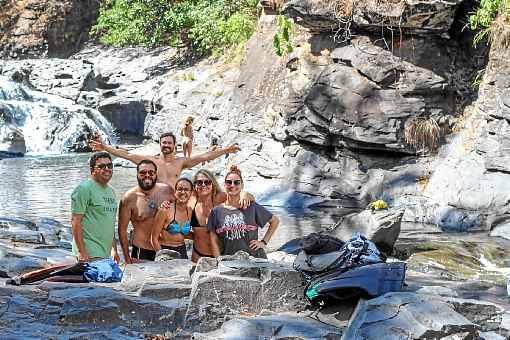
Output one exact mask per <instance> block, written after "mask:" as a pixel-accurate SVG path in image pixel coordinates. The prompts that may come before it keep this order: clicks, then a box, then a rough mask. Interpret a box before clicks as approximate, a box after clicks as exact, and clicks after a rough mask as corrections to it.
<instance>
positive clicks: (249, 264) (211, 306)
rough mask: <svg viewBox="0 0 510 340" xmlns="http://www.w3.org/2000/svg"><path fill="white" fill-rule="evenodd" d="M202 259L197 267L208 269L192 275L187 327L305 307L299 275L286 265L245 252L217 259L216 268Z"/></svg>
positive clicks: (206, 329)
mask: <svg viewBox="0 0 510 340" xmlns="http://www.w3.org/2000/svg"><path fill="white" fill-rule="evenodd" d="M238 254H239V253H238ZM241 254H242V253H241ZM201 261H202V259H201V260H200V261H199V264H198V266H197V268H206V269H207V271H196V272H195V273H194V275H193V282H192V291H191V297H190V298H191V301H190V305H189V308H188V311H187V313H186V321H185V328H186V329H190V330H194V331H198V332H209V331H212V330H215V329H217V328H219V327H220V326H221V325H222V323H223V322H224V321H226V320H227V319H228V318H230V317H231V316H236V315H240V314H243V313H247V314H259V313H260V312H261V311H262V310H268V311H272V312H277V313H281V312H290V311H300V310H303V309H304V307H305V306H306V301H305V298H304V295H303V290H304V283H303V281H302V278H301V274H300V273H298V272H296V271H295V270H293V269H292V267H291V266H290V265H288V264H276V263H271V262H269V261H267V260H262V259H256V260H249V259H247V256H246V254H245V255H235V256H229V257H225V258H223V259H222V258H220V259H219V261H218V264H217V267H216V268H211V264H210V263H208V265H206V266H204V265H201V264H200V262H201ZM206 261H207V260H206Z"/></svg>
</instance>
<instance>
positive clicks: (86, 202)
mask: <svg viewBox="0 0 510 340" xmlns="http://www.w3.org/2000/svg"><path fill="white" fill-rule="evenodd" d="M71 210H72V212H73V214H80V215H83V218H82V220H81V222H82V229H83V242H84V243H85V249H86V250H87V254H88V256H90V257H101V258H109V257H110V252H111V249H112V242H113V237H114V229H115V217H116V215H117V198H116V196H115V192H114V191H113V189H112V187H110V186H107V187H102V186H100V185H99V184H97V183H96V182H94V181H93V180H91V179H88V180H86V181H83V182H81V183H80V185H78V187H76V189H74V191H73V193H72V195H71ZM73 254H74V255H78V247H77V246H76V242H75V240H74V237H73Z"/></svg>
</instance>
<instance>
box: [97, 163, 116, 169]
mask: <svg viewBox="0 0 510 340" xmlns="http://www.w3.org/2000/svg"><path fill="white" fill-rule="evenodd" d="M96 168H98V169H101V170H104V169H107V168H108V169H113V163H103V164H96Z"/></svg>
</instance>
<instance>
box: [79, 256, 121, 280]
mask: <svg viewBox="0 0 510 340" xmlns="http://www.w3.org/2000/svg"><path fill="white" fill-rule="evenodd" d="M83 276H85V278H86V279H87V280H88V281H93V282H120V281H121V280H122V270H121V269H120V267H119V265H118V264H117V263H115V261H113V260H112V259H102V260H97V261H94V262H90V263H87V264H85V272H84V273H83Z"/></svg>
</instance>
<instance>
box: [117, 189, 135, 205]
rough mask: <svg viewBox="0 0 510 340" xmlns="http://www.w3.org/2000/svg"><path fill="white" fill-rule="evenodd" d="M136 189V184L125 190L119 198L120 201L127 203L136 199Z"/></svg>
mask: <svg viewBox="0 0 510 340" xmlns="http://www.w3.org/2000/svg"><path fill="white" fill-rule="evenodd" d="M137 189H138V186H136V187H132V188H131V189H129V190H128V191H126V192H125V193H124V195H122V198H121V201H122V203H124V204H127V203H129V202H132V201H134V200H135V199H136V191H137Z"/></svg>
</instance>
